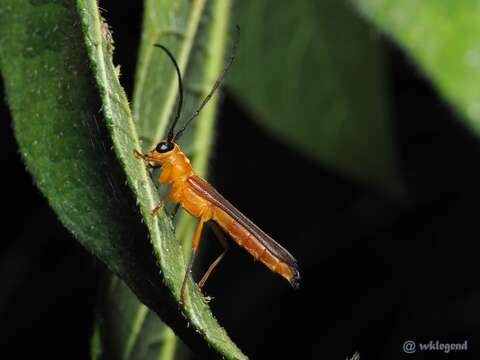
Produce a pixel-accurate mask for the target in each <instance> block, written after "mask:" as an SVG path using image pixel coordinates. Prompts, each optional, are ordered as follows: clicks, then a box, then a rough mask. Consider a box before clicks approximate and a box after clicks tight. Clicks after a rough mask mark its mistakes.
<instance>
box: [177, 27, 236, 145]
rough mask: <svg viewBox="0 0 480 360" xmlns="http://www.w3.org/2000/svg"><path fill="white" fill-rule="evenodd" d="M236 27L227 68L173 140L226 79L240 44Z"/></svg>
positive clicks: (181, 132)
mask: <svg viewBox="0 0 480 360" xmlns="http://www.w3.org/2000/svg"><path fill="white" fill-rule="evenodd" d="M235 29H236V36H235V41H234V43H233V48H232V52H231V54H230V59H229V60H228V62H227V65H226V66H225V68H224V69H223V71H222V73H221V74H220V76H219V77H218V79H217V81H215V84H214V85H213V87H212V89H211V90H210V92H209V93H208V95H207V96H206V97H205V99H203V101H202V103H201V104H200V106H199V107H198V109H197V110H196V111H195V112H194V113H193V114H192V116H190V118H189V119H188V120H187V121H186V122H185V125H183V127H182V128H181V129H180V130H178V132H177V133H176V134H175V136H174V137H173V140H174V141H175V140H177V139H178V138H179V137H180V136H181V135H182V134H183V132H184V131H185V129H186V128H187V127H188V125H190V123H191V122H192V120H193V119H195V118H196V117H197V116H198V114H200V111H202V109H203V107H204V106H205V105H206V104H207V103H208V101H209V100H210V99H211V98H212V96H213V94H215V91H217V89H218V88H219V87H220V85H221V84H222V82H223V80H224V79H225V75H227V72H228V70H229V69H230V66H231V65H232V63H233V60H234V59H235V55H236V52H237V46H238V42H239V40H240V26H238V25H236V27H235Z"/></svg>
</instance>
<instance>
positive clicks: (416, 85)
mask: <svg viewBox="0 0 480 360" xmlns="http://www.w3.org/2000/svg"><path fill="white" fill-rule="evenodd" d="M109 3H112V2H109V1H102V7H104V8H106V9H109V11H108V12H107V13H106V14H105V17H106V18H107V19H108V21H109V22H110V24H111V26H112V28H113V31H114V34H113V35H114V38H115V41H116V51H115V62H116V63H118V64H121V65H122V74H123V75H122V83H123V84H124V85H125V87H126V88H127V91H128V92H129V93H130V94H131V89H132V83H133V70H134V66H135V58H136V49H137V46H138V34H139V32H140V21H141V6H140V4H135V5H132V4H128V5H120V4H117V6H110V4H109ZM121 6H123V7H121ZM127 6H128V8H127ZM383 41H384V43H385V48H386V54H387V62H388V75H389V78H390V84H391V88H390V91H391V94H392V96H391V98H392V99H393V106H392V108H393V113H394V119H395V125H394V128H395V134H396V139H395V140H396V142H397V149H398V153H399V161H400V164H401V171H402V175H403V176H404V178H405V180H406V182H407V186H408V189H409V192H410V199H409V201H408V202H405V203H402V204H399V203H397V202H395V201H392V200H389V199H387V198H385V197H383V196H382V194H380V193H376V192H374V191H373V190H369V189H367V188H365V187H363V186H361V185H358V184H356V183H354V182H352V181H350V180H349V179H347V178H345V177H343V176H341V175H338V174H336V173H335V172H333V171H331V170H329V169H327V168H324V167H322V166H321V165H319V164H318V163H314V162H312V161H309V160H307V159H305V158H304V157H302V156H301V155H299V154H298V153H297V152H296V151H295V149H293V148H290V147H287V146H285V145H283V144H282V143H281V142H279V141H276V140H275V139H274V138H272V137H270V135H269V133H268V132H266V131H264V130H263V129H262V128H260V127H258V126H257V124H256V123H255V122H254V120H253V119H252V118H251V117H250V116H249V114H248V113H247V112H246V111H245V110H243V109H242V106H241V104H240V103H238V102H237V101H236V100H235V98H234V97H233V96H232V95H231V93H229V92H228V91H226V92H225V93H224V96H223V101H222V105H221V108H220V112H219V114H220V115H219V121H218V126H217V129H216V145H215V149H214V151H213V155H212V158H211V161H210V174H211V175H210V179H211V181H212V182H213V184H215V186H216V187H217V188H218V190H219V191H220V192H221V193H222V194H223V195H224V196H225V197H226V198H228V199H230V200H231V201H232V202H233V203H234V204H235V205H236V206H237V207H238V208H239V209H241V210H242V211H243V212H244V213H245V214H248V216H249V217H250V218H251V219H253V220H254V221H255V222H256V223H257V224H258V225H260V226H261V227H262V228H263V229H265V230H266V231H267V232H268V233H270V234H271V235H272V237H273V238H275V239H277V240H278V241H279V242H280V243H281V244H282V245H284V246H285V247H286V248H287V249H289V251H290V252H291V253H292V254H294V256H295V257H296V258H297V260H298V262H299V264H300V271H301V274H302V280H301V287H300V289H299V290H298V291H293V290H292V289H290V288H289V287H288V284H287V283H286V282H285V281H283V280H282V279H281V278H280V277H278V276H277V275H274V274H272V273H270V272H269V271H267V270H266V268H265V267H264V266H262V265H261V264H258V263H254V262H253V261H252V259H251V257H250V256H249V255H248V254H247V253H245V252H244V251H243V250H241V249H239V248H237V247H235V246H232V247H231V251H230V252H229V254H228V255H227V259H226V260H225V261H224V262H223V263H222V264H221V265H220V266H219V268H218V270H217V271H216V272H215V273H214V275H213V276H212V278H211V279H210V280H209V283H208V284H207V287H206V291H207V293H208V294H209V295H210V296H213V297H215V299H214V300H213V302H212V303H211V305H212V308H213V311H214V313H215V314H216V316H217V318H218V319H219V321H220V322H221V324H222V325H224V326H225V328H226V329H227V331H228V332H229V334H230V335H231V337H232V338H233V340H234V341H235V342H236V343H237V345H238V346H239V347H240V348H241V349H242V350H244V352H245V353H246V354H248V355H249V356H250V357H251V358H252V359H270V358H276V359H296V358H302V359H303V358H324V359H342V360H343V359H345V357H346V356H347V355H350V356H351V355H352V354H353V352H355V351H359V352H360V354H361V358H362V359H404V358H405V359H440V358H449V359H457V358H464V359H478V358H480V351H479V349H478V345H479V341H478V338H479V337H478V336H479V327H480V312H479V310H478V309H479V306H478V304H479V303H480V294H479V286H478V284H477V281H474V278H475V273H476V272H477V271H478V270H479V266H478V263H479V261H478V258H477V257H478V255H477V254H478V253H479V251H478V250H479V245H478V240H477V234H478V232H479V231H478V227H479V226H478V224H479V221H478V215H477V214H478V213H479V210H480V209H479V206H478V199H479V196H480V193H479V187H478V185H477V184H479V183H480V172H479V171H478V168H479V166H478V164H479V163H480V146H479V143H478V141H477V140H476V139H475V138H474V137H473V136H472V135H471V134H470V133H469V131H468V130H467V129H465V128H464V127H463V125H462V123H461V121H459V119H456V116H455V114H454V113H453V112H452V111H451V110H450V109H449V108H447V107H446V105H444V102H443V101H442V99H440V98H439V97H438V95H437V94H436V93H435V91H434V90H433V89H432V87H431V86H430V84H429V83H428V82H427V80H426V79H424V78H422V76H420V75H419V74H418V72H417V71H416V70H415V68H414V67H413V66H412V64H411V63H410V62H409V61H408V60H407V59H406V58H405V57H404V55H403V54H402V53H401V52H400V51H399V50H398V49H397V48H395V47H394V46H393V45H392V44H390V43H389V42H388V41H387V40H383ZM2 99H3V93H2ZM0 106H1V107H0V118H1V119H2V121H0V126H1V140H0V146H1V151H0V156H1V162H0V166H1V169H2V171H1V174H2V177H1V181H2V182H3V184H2V185H3V186H2V188H3V192H2V194H3V195H2V206H1V210H0V211H1V215H2V241H1V242H0V280H1V291H0V335H1V336H0V338H1V341H2V342H3V344H2V346H1V347H0V358H21V357H23V356H33V355H35V356H37V357H40V356H48V357H49V358H52V359H62V358H69V359H85V358H88V356H89V341H90V336H91V330H92V323H93V308H94V305H95V302H96V291H97V287H98V276H97V274H98V272H99V271H101V270H102V265H101V264H100V263H99V262H98V261H96V260H95V259H94V258H93V257H92V256H91V255H90V254H89V253H87V252H86V251H85V250H84V249H83V248H82V247H81V246H80V245H79V244H78V243H77V242H76V241H75V240H74V239H73V238H72V236H71V235H70V234H69V233H68V231H66V230H65V229H64V228H63V226H62V225H61V224H60V223H59V222H58V220H57V219H56V216H55V214H54V213H53V211H52V210H50V208H49V206H48V203H47V201H46V199H45V198H43V196H42V195H41V194H40V193H39V191H38V190H37V189H36V188H35V187H34V186H33V185H32V179H31V177H30V175H29V174H28V173H27V172H26V171H25V168H24V166H23V164H22V162H21V159H20V155H19V153H18V150H17V147H16V143H15V140H14V137H13V132H12V128H11V120H10V119H9V111H8V108H7V107H6V105H5V103H4V102H2V103H0ZM255 157H256V158H258V159H259V161H258V162H255V161H245V159H252V158H255ZM206 243H209V244H210V245H209V246H208V249H207V251H206V254H205V257H206V259H213V258H214V257H215V255H217V254H218V253H219V252H220V250H221V248H220V245H218V244H217V242H215V241H214V240H211V239H207V240H206V241H205V242H204V244H206ZM197 276H198V275H197ZM406 340H415V341H419V342H428V341H430V340H434V341H435V340H439V341H441V342H447V343H456V342H464V341H465V340H467V341H468V346H469V350H468V351H467V352H457V353H453V354H448V355H446V354H443V353H441V352H429V353H418V352H417V353H416V354H413V355H408V354H405V353H404V352H403V350H402V344H403V342H404V341H406ZM72 349H75V351H74V352H73V351H72Z"/></svg>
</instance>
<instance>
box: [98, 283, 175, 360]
mask: <svg viewBox="0 0 480 360" xmlns="http://www.w3.org/2000/svg"><path fill="white" fill-rule="evenodd" d="M99 310H100V314H99V316H98V317H97V326H96V331H95V333H94V334H93V337H92V351H93V350H95V349H97V350H96V353H99V350H98V348H101V354H102V356H104V357H105V358H107V359H129V360H137V359H138V360H140V359H141V360H148V359H164V360H168V359H174V358H175V351H176V341H175V339H176V338H175V335H174V333H173V332H172V330H170V328H168V326H167V325H165V324H164V323H163V322H162V321H160V319H159V318H158V316H157V315H156V314H155V313H154V312H153V311H150V310H149V309H148V308H147V307H146V306H145V305H143V304H141V303H140V302H139V301H138V299H137V297H136V296H135V294H133V293H132V292H131V290H130V289H129V288H128V287H127V286H126V285H125V284H124V283H123V281H121V280H120V279H119V278H117V277H115V276H114V277H112V278H111V281H109V282H108V284H107V286H105V287H104V294H103V296H102V300H101V302H100V306H99ZM98 339H100V340H98ZM93 345H95V346H96V348H94V347H93ZM99 345H100V346H99ZM99 358H100V357H99Z"/></svg>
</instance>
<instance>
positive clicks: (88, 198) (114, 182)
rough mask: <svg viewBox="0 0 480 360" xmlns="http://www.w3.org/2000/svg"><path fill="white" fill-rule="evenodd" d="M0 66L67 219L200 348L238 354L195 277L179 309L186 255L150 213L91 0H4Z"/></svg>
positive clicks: (30, 146)
mask: <svg viewBox="0 0 480 360" xmlns="http://www.w3.org/2000/svg"><path fill="white" fill-rule="evenodd" d="M77 9H78V12H77ZM102 31H103V32H102ZM87 59H89V60H87ZM0 68H1V71H2V76H3V77H4V80H5V81H4V82H5V88H6V93H7V98H8V102H9V105H10V108H11V111H12V114H13V117H14V120H15V121H14V128H15V134H16V137H17V139H18V142H19V145H20V150H21V153H22V155H23V158H24V159H25V162H26V164H27V167H28V169H29V170H30V172H31V173H32V175H33V177H34V179H35V181H36V183H37V185H38V186H39V188H40V189H41V190H42V192H43V193H44V194H45V195H46V197H47V198H48V200H49V202H50V204H51V206H52V207H53V208H54V209H55V211H56V212H57V214H58V216H59V218H60V220H61V221H62V222H63V223H64V224H65V226H67V227H68V228H69V229H70V230H71V231H72V233H73V234H74V235H75V236H76V237H77V238H78V240H79V241H80V242H81V243H82V244H83V245H84V246H85V247H86V248H87V249H88V250H90V251H91V252H92V253H93V254H95V255H96V256H97V257H98V258H99V259H101V260H102V261H103V262H104V263H105V264H106V265H107V266H108V267H109V269H110V270H111V271H112V272H113V273H114V274H116V275H118V276H119V277H120V278H122V280H123V281H125V283H126V284H127V285H128V286H129V287H130V288H131V289H132V291H133V292H134V293H135V294H136V295H137V296H138V297H139V299H140V300H141V301H142V302H143V303H145V304H146V305H147V306H149V307H150V308H152V309H153V310H154V311H155V312H156V313H157V314H159V315H160V317H161V318H162V319H163V320H164V321H165V322H166V323H167V324H169V326H171V327H172V329H174V330H175V332H176V333H177V334H178V335H179V336H180V337H181V338H182V339H183V340H184V341H185V342H186V343H187V344H189V346H191V347H192V348H193V349H195V350H196V351H197V352H199V353H202V354H204V356H209V357H211V356H212V351H211V349H210V348H209V346H210V347H211V348H213V349H214V350H216V351H217V352H218V353H220V354H221V355H223V356H225V357H227V358H232V359H233V358H244V356H243V354H242V353H241V352H240V350H238V349H237V347H236V346H235V345H234V344H233V343H232V342H231V341H230V339H229V338H228V336H227V334H226V333H225V331H224V330H223V329H222V328H221V327H219V325H218V324H217V322H216V320H215V319H214V318H213V316H212V314H211V312H210V310H209V308H208V306H207V304H206V303H205V302H204V300H203V298H202V296H201V294H200V293H199V291H198V289H197V288H196V286H195V285H194V283H193V282H192V281H191V282H190V283H189V287H188V290H189V291H188V296H187V299H186V300H187V306H186V308H185V309H184V313H185V314H181V313H180V311H179V309H178V306H177V302H178V298H179V288H180V284H181V280H182V279H181V278H182V276H183V275H182V274H183V273H184V271H185V264H184V259H183V256H182V252H181V249H180V247H179V245H178V243H177V242H176V240H175V239H174V236H173V233H172V226H171V223H170V222H169V221H168V219H167V218H166V217H165V216H162V217H155V218H154V217H152V216H150V209H151V208H152V207H153V206H154V205H155V204H156V202H157V201H158V196H157V194H156V191H155V188H154V187H153V186H152V184H151V181H150V179H149V177H148V175H147V173H146V170H145V166H144V164H143V163H141V162H140V161H138V160H137V159H136V158H135V157H134V156H133V149H135V148H137V149H138V148H140V143H139V141H138V137H137V134H136V129H135V126H134V123H133V121H132V117H131V114H130V109H129V107H128V101H127V99H126V96H125V94H124V92H123V89H122V88H121V86H120V84H119V82H118V78H117V74H116V71H115V68H114V66H113V64H112V61H111V58H110V45H109V43H108V34H107V33H106V32H105V28H104V26H102V23H101V21H100V17H99V13H98V8H97V4H96V1H94V0H78V1H77V8H76V7H75V3H74V2H73V1H69V0H56V1H46V0H36V1H26V0H22V1H18V0H5V1H3V2H2V5H1V6H0ZM132 190H133V192H132ZM139 210H140V211H139ZM149 238H150V241H151V242H152V243H153V244H154V248H155V254H156V256H157V259H155V258H154V257H153V256H152V251H151V247H150V244H149V242H148V239H149ZM156 261H158V263H159V265H160V269H161V274H160V271H159V269H158V268H157V264H156ZM190 324H191V325H190ZM199 335H200V336H199ZM202 338H203V339H202ZM204 339H205V340H206V341H204ZM205 354H207V355H205Z"/></svg>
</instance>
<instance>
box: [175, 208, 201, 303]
mask: <svg viewBox="0 0 480 360" xmlns="http://www.w3.org/2000/svg"><path fill="white" fill-rule="evenodd" d="M204 223H205V220H204V219H203V218H202V217H201V218H200V220H198V224H197V228H196V230H195V235H194V236H193V242H192V255H191V256H190V261H189V262H188V266H187V271H186V272H185V276H184V277H183V283H182V288H181V290H180V304H181V305H183V304H184V301H183V300H184V296H185V288H186V287H187V280H188V275H189V274H190V273H191V272H192V265H193V262H194V260H195V256H196V254H197V249H198V245H199V244H200V238H201V235H202V230H203V224H204Z"/></svg>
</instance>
